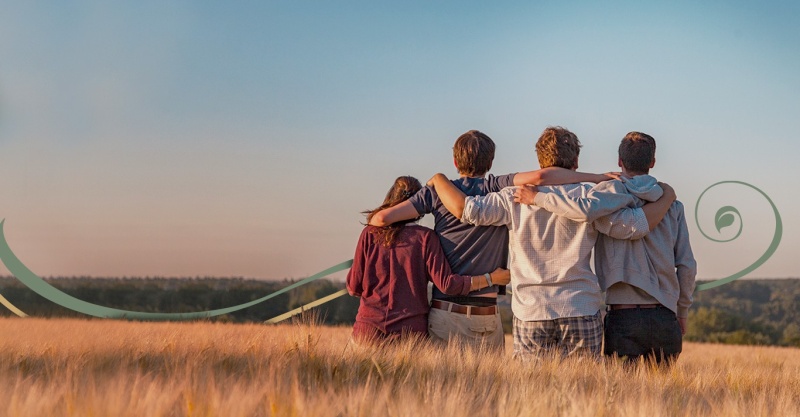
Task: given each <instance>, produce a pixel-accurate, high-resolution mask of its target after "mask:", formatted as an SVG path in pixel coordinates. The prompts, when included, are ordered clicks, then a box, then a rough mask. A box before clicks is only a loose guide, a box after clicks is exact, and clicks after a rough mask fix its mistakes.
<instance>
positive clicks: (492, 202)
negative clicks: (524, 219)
mask: <svg viewBox="0 0 800 417" xmlns="http://www.w3.org/2000/svg"><path fill="white" fill-rule="evenodd" d="M511 188H513V187H511ZM511 188H505V189H503V190H501V191H500V192H497V193H489V194H486V195H484V196H474V197H467V199H466V200H465V201H464V214H463V215H462V216H461V222H462V223H469V224H473V225H476V226H507V225H508V224H510V223H511V214H510V212H509V206H508V200H507V195H508V193H509V191H508V190H509V189H511ZM513 193H514V192H513V190H512V191H511V195H513Z"/></svg>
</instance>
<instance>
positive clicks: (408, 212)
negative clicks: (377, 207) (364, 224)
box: [369, 200, 420, 227]
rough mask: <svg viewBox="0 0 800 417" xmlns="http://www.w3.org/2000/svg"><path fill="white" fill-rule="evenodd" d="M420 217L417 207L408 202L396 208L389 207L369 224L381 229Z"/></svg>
mask: <svg viewBox="0 0 800 417" xmlns="http://www.w3.org/2000/svg"><path fill="white" fill-rule="evenodd" d="M419 215H420V214H419V213H418V212H417V209H416V207H414V205H413V204H411V202H410V201H408V200H406V201H403V202H402V203H400V204H398V205H396V206H394V207H389V208H387V209H385V210H381V211H379V212H377V213H375V215H374V216H372V219H371V220H370V221H369V224H370V225H372V226H380V227H382V226H388V225H390V224H392V223H395V222H399V221H403V220H411V219H415V218H417V217H419Z"/></svg>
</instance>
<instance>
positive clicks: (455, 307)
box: [431, 300, 497, 316]
mask: <svg viewBox="0 0 800 417" xmlns="http://www.w3.org/2000/svg"><path fill="white" fill-rule="evenodd" d="M431 307H432V308H435V309H439V310H445V311H450V312H453V313H458V314H466V315H475V316H489V315H494V314H497V306H487V307H478V306H465V305H461V304H456V303H451V302H449V301H442V300H433V301H431Z"/></svg>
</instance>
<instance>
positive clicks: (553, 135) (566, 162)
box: [536, 126, 581, 169]
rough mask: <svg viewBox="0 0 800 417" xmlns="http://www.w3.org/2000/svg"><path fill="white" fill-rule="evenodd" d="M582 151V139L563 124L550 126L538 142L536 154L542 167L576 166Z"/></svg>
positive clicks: (571, 167)
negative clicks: (562, 125)
mask: <svg viewBox="0 0 800 417" xmlns="http://www.w3.org/2000/svg"><path fill="white" fill-rule="evenodd" d="M580 153H581V141H579V140H578V137H577V136H575V134H574V133H572V132H570V131H569V130H567V129H565V128H563V127H561V126H555V127H553V126H550V127H548V128H547V129H545V130H544V132H542V135H541V136H539V140H538V141H537V142H536V156H538V157H539V166H540V167H542V168H548V167H561V168H566V169H573V168H576V167H577V163H578V156H579V155H580Z"/></svg>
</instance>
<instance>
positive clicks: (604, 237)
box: [347, 127, 696, 362]
mask: <svg viewBox="0 0 800 417" xmlns="http://www.w3.org/2000/svg"><path fill="white" fill-rule="evenodd" d="M580 148H581V144H580V141H579V140H578V138H577V136H575V134H574V133H572V132H570V131H569V130H567V129H564V128H562V127H548V128H547V129H545V131H544V132H543V133H542V135H541V136H540V138H539V140H538V141H537V143H536V154H537V157H538V160H539V165H540V167H541V169H540V170H536V171H529V172H522V173H516V174H508V175H501V176H493V175H491V174H489V175H487V172H488V171H489V170H490V169H491V166H492V161H493V159H494V150H495V144H494V142H493V141H492V140H491V139H490V138H489V137H488V136H487V135H485V134H483V133H481V132H479V131H475V130H471V131H469V132H466V133H464V134H463V135H461V136H460V137H459V138H458V140H457V141H456V143H455V145H454V147H453V157H454V163H455V166H456V169H457V170H458V172H459V174H460V178H458V179H456V180H452V181H451V180H448V179H447V178H446V177H445V176H444V175H442V174H436V175H435V176H434V177H433V178H431V180H430V181H429V182H428V185H427V186H425V187H423V186H422V185H421V184H420V183H419V181H417V180H416V179H414V178H413V177H400V178H398V179H397V180H396V181H395V183H394V184H393V186H392V188H391V189H390V190H389V193H388V194H387V196H386V199H385V200H384V204H383V205H381V206H380V207H378V208H377V209H375V210H371V211H369V212H367V222H368V225H367V226H366V227H365V228H364V230H363V232H362V234H361V237H360V239H359V242H358V245H357V248H356V253H355V256H354V262H353V266H352V268H351V270H350V273H349V274H348V277H347V288H348V290H349V292H350V294H351V295H354V296H359V297H361V304H360V307H359V312H358V315H357V317H356V324H355V326H354V329H353V336H354V338H355V339H357V340H370V341H380V340H386V339H389V340H391V339H395V338H397V337H401V336H402V335H404V334H409V335H418V336H422V337H428V336H429V337H430V338H431V339H433V340H436V341H443V342H449V341H456V340H457V341H459V342H460V343H469V344H472V345H475V346H481V347H484V348H497V349H502V348H503V347H504V335H503V329H502V325H501V322H500V315H499V311H498V309H497V295H498V293H499V292H503V291H504V289H505V287H504V285H506V284H509V283H510V285H511V289H512V302H511V306H512V311H513V314H514V324H513V326H514V328H513V333H514V356H515V357H518V358H522V359H525V358H530V357H531V356H540V355H542V354H544V353H548V352H550V353H556V354H560V355H562V356H571V355H575V354H583V355H590V356H599V355H600V353H601V349H602V346H603V344H605V349H604V352H605V354H606V355H616V356H624V357H626V358H628V360H631V361H634V360H636V359H638V358H639V357H641V356H645V357H648V358H651V359H654V360H655V361H656V362H661V361H662V360H666V361H672V360H674V359H675V358H677V356H678V354H679V353H680V352H681V345H682V343H681V342H682V334H683V333H685V330H686V318H687V316H688V308H689V306H690V304H691V302H692V292H693V291H694V278H695V274H696V263H695V261H694V257H693V255H692V251H691V247H690V245H689V236H688V230H687V226H686V220H685V217H684V210H683V206H682V204H681V203H680V202H678V201H677V200H676V197H675V193H674V191H673V190H672V188H671V187H669V186H668V185H666V184H663V183H658V182H657V181H656V180H655V178H653V177H652V176H650V175H648V173H649V170H650V168H652V167H653V166H654V164H655V140H654V139H653V138H652V137H651V136H649V135H646V134H644V133H640V132H631V133H629V134H627V135H626V136H625V137H624V138H623V139H622V141H621V143H620V146H619V166H620V167H621V169H622V172H621V174H619V173H607V174H588V173H581V172H578V171H577V168H578V156H579V154H580ZM589 182H591V183H597V185H595V186H591V185H589V184H587V183H589ZM427 213H432V214H433V215H434V224H435V226H434V230H433V231H431V230H430V229H427V228H425V227H422V226H418V225H416V224H415V222H416V221H417V220H418V219H419V218H421V216H423V215H425V214H427ZM593 251H594V258H595V259H594V260H595V272H596V273H595V272H593V271H592V269H591V267H590V262H591V261H590V259H591V256H592V252H593ZM428 281H432V282H433V283H434V287H433V294H432V300H431V302H430V304H428V295H427V283H428ZM603 292H605V300H603V295H602V294H603ZM604 301H605V304H606V308H607V310H608V312H607V314H606V315H605V325H604V323H603V320H602V319H601V309H602V307H603V304H604ZM604 328H605V332H604ZM604 335H605V337H604ZM604 339H605V343H603V342H604Z"/></svg>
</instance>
